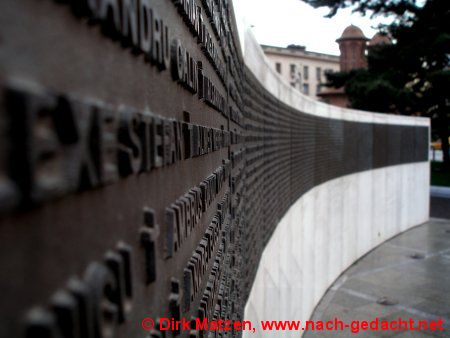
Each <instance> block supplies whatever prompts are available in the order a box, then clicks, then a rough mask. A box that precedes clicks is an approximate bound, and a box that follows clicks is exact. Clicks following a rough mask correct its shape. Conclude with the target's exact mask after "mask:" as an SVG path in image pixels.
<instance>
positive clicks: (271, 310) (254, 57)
mask: <svg viewBox="0 0 450 338" xmlns="http://www.w3.org/2000/svg"><path fill="white" fill-rule="evenodd" d="M240 32H244V37H242V36H241V39H242V40H243V46H244V47H243V49H244V60H245V63H246V65H247V67H249V68H250V69H251V70H252V72H253V73H254V74H255V76H256V78H257V79H258V80H259V81H260V82H261V83H262V84H263V86H264V87H265V88H266V89H267V90H268V91H269V92H270V93H272V94H273V95H274V96H275V97H277V98H279V99H280V100H281V101H283V102H285V103H286V104H288V105H290V106H292V107H294V108H296V109H298V110H300V111H302V112H304V113H307V114H312V115H317V116H322V117H328V118H335V119H342V120H349V121H356V122H365V123H383V124H395V125H412V126H417V125H421V126H429V125H430V122H429V120H428V119H425V118H417V117H404V116H395V115H387V114H378V113H369V112H363V111H358V110H352V109H343V108H338V107H334V106H330V105H327V104H324V103H320V102H317V101H315V100H312V99H310V98H308V97H306V96H305V95H303V94H301V93H300V92H298V91H295V90H293V89H292V88H291V87H290V86H289V84H287V83H285V82H283V80H282V79H281V77H279V76H278V74H277V73H276V71H275V70H274V69H272V67H271V66H270V64H269V62H268V61H267V60H266V58H265V56H264V53H263V51H262V49H261V48H260V47H259V44H258V43H257V42H256V40H255V39H254V37H253V36H252V34H251V32H250V31H249V30H245V29H243V27H242V25H241V27H240ZM355 141H356V142H357V140H355ZM429 188H430V187H429V163H428V162H421V163H413V164H405V165H397V166H391V167H386V168H381V169H376V170H370V171H366V172H361V173H357V174H352V175H348V176H344V177H340V178H337V179H334V180H331V181H328V182H326V183H324V184H322V185H320V186H317V187H315V188H313V189H312V190H310V191H309V192H307V193H306V194H304V195H303V196H302V197H301V198H300V199H299V200H297V201H296V203H294V204H293V205H292V207H291V208H290V209H289V211H288V212H287V213H286V215H285V216H284V217H283V219H282V220H281V221H280V223H279V224H278V227H277V229H276V231H275V233H274V235H273V236H272V238H271V240H270V241H269V243H268V245H267V246H266V248H265V250H264V252H263V255H262V257H261V261H260V264H259V267H258V272H257V275H256V278H255V282H254V284H253V287H252V291H251V293H250V296H249V299H248V301H247V304H246V308H245V319H247V320H251V321H252V322H253V323H254V324H256V325H258V326H259V321H260V320H276V319H280V320H293V319H295V320H308V319H309V317H310V315H311V313H312V311H313V310H314V307H315V306H316V305H317V303H318V302H319V301H320V299H321V298H322V296H323V294H324V293H325V291H326V290H327V288H328V287H329V286H330V285H331V284H332V283H333V281H334V280H335V279H336V278H337V277H338V276H339V275H340V274H341V273H342V272H343V271H344V270H346V269H347V268H348V267H349V266H350V265H351V264H352V263H353V262H354V261H356V260H357V259H358V258H359V257H361V256H362V255H364V254H365V253H367V252H368V251H370V250H371V249H373V248H374V247H376V246H377V245H379V244H380V243H382V242H383V241H385V240H387V239H388V238H390V237H392V236H395V235H396V234H398V233H400V232H402V231H404V230H407V229H408V228H410V227H413V226H415V225H418V224H421V223H423V222H425V221H427V219H428V215H429ZM282 334H283V337H290V336H292V337H294V336H295V337H298V336H299V333H298V332H295V331H292V332H283V333H282ZM245 336H249V337H250V336H251V337H258V336H260V337H269V336H273V337H280V332H272V333H269V332H262V331H261V330H259V331H257V332H256V334H253V333H244V337H245Z"/></svg>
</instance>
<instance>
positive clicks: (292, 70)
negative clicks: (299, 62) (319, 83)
mask: <svg viewBox="0 0 450 338" xmlns="http://www.w3.org/2000/svg"><path fill="white" fill-rule="evenodd" d="M295 69H296V67H295V65H293V64H291V74H292V75H295Z"/></svg>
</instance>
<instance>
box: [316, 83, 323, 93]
mask: <svg viewBox="0 0 450 338" xmlns="http://www.w3.org/2000/svg"><path fill="white" fill-rule="evenodd" d="M321 88H322V85H320V84H318V85H317V88H316V94H319V93H320V90H321Z"/></svg>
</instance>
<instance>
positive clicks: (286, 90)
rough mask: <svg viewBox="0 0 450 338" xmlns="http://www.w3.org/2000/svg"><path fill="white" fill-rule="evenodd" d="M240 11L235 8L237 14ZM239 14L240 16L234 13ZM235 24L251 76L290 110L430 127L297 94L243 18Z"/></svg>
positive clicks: (416, 120)
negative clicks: (279, 72) (268, 56)
mask: <svg viewBox="0 0 450 338" xmlns="http://www.w3.org/2000/svg"><path fill="white" fill-rule="evenodd" d="M238 11H239V9H237V12H238ZM236 14H239V13H236ZM236 21H237V25H238V31H239V35H240V36H239V38H240V42H241V48H242V52H243V56H244V63H245V65H246V66H247V67H248V68H249V69H250V70H251V71H252V73H253V75H254V76H255V77H256V78H257V79H258V80H259V82H260V83H261V84H262V85H263V86H264V88H265V89H266V90H268V91H269V92H270V93H271V94H272V95H274V96H275V97H276V98H278V99H279V100H280V101H282V102H283V103H285V104H287V105H289V106H290V107H292V108H295V109H297V110H300V111H302V112H304V113H306V114H310V115H315V116H320V117H326V118H333V119H339V120H345V121H355V122H362V123H376V124H394V125H410V126H430V119H429V118H425V117H414V116H403V115H392V114H383V113H376V112H367V111H362V110H357V109H348V108H340V107H336V106H332V105H329V104H326V103H323V102H319V101H317V100H314V99H311V98H310V97H308V96H306V95H304V94H302V93H300V92H299V91H297V90H294V89H292V87H291V86H290V85H289V84H288V83H286V82H285V80H284V79H283V78H282V77H281V76H280V75H279V74H278V73H277V72H276V71H275V69H274V68H273V67H272V66H271V65H270V63H269V60H268V59H267V57H266V56H265V54H264V52H263V50H262V48H261V46H260V45H259V43H258V42H257V41H256V38H255V36H254V35H253V33H252V31H251V29H250V28H249V27H248V25H247V24H246V23H245V18H243V17H242V16H241V17H239V16H237V20H236Z"/></svg>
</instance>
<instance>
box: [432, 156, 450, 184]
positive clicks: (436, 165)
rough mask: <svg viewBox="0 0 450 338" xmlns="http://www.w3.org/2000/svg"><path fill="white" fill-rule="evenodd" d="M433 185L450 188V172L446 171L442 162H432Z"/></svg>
mask: <svg viewBox="0 0 450 338" xmlns="http://www.w3.org/2000/svg"><path fill="white" fill-rule="evenodd" d="M431 185H436V186H444V187H450V172H448V171H444V168H443V163H442V162H431Z"/></svg>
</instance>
